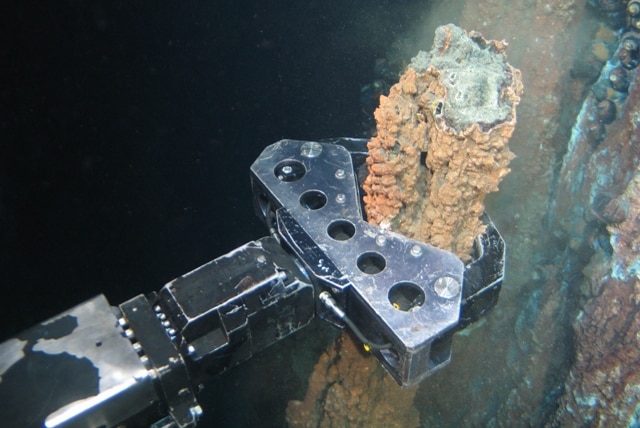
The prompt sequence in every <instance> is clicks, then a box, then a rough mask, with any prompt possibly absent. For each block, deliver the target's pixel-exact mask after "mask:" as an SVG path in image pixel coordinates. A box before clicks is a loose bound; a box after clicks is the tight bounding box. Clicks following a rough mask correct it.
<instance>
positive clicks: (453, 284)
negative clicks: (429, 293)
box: [433, 276, 462, 299]
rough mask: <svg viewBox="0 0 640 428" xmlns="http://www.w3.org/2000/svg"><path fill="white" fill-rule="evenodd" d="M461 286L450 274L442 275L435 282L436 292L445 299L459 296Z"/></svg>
mask: <svg viewBox="0 0 640 428" xmlns="http://www.w3.org/2000/svg"><path fill="white" fill-rule="evenodd" d="M461 288H462V287H461V286H460V283H459V282H458V281H456V280H455V279H453V278H451V277H450V276H442V277H440V278H438V279H437V280H436V282H435V283H434V284H433V289H434V290H435V292H436V294H437V295H438V296H440V297H443V298H445V299H450V298H452V297H455V296H457V295H458V293H460V289H461Z"/></svg>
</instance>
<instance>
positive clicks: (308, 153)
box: [300, 141, 322, 158]
mask: <svg viewBox="0 0 640 428" xmlns="http://www.w3.org/2000/svg"><path fill="white" fill-rule="evenodd" d="M320 153H322V145H321V144H320V143H316V142H315V141H307V142H306V143H304V144H302V146H300V154H301V155H302V156H304V157H305V158H316V157H318V156H319V155H320Z"/></svg>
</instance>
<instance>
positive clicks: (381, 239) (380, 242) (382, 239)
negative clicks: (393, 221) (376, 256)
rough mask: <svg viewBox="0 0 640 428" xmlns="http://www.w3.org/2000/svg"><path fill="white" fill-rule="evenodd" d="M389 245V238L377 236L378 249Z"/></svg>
mask: <svg viewBox="0 0 640 428" xmlns="http://www.w3.org/2000/svg"><path fill="white" fill-rule="evenodd" d="M386 243H387V237H386V236H384V235H378V236H376V244H378V247H384V244H386Z"/></svg>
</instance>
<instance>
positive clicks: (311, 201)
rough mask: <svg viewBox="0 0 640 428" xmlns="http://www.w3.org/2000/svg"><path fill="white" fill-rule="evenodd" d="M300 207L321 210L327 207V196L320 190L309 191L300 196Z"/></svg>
mask: <svg viewBox="0 0 640 428" xmlns="http://www.w3.org/2000/svg"><path fill="white" fill-rule="evenodd" d="M300 205H302V206H303V207H305V208H306V209H308V210H312V211H313V210H319V209H320V208H322V207H324V206H325V205H327V196H326V195H325V194H324V193H322V192H321V191H319V190H308V191H306V192H304V193H303V194H302V195H301V196H300Z"/></svg>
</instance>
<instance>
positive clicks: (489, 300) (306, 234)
mask: <svg viewBox="0 0 640 428" xmlns="http://www.w3.org/2000/svg"><path fill="white" fill-rule="evenodd" d="M365 158H366V140H358V139H335V140H332V141H330V142H323V143H320V142H312V141H294V140H282V141H279V142H277V143H275V144H273V145H271V146H269V147H267V148H266V149H265V150H264V151H263V152H262V154H261V155H260V157H259V158H258V159H257V160H256V162H255V163H254V164H253V165H252V167H251V174H252V184H253V192H254V200H255V203H256V207H257V211H258V213H259V215H260V216H262V218H263V219H264V220H265V221H266V222H267V224H268V226H269V227H271V228H272V229H274V230H277V234H278V235H279V236H280V238H281V240H282V242H283V244H284V245H286V246H287V247H288V248H290V249H291V251H292V252H293V253H294V254H295V255H296V256H297V257H298V258H299V259H300V260H301V261H302V262H303V264H304V265H305V267H306V269H307V271H308V272H309V273H310V276H311V277H312V282H313V284H314V286H315V288H316V295H320V294H321V293H329V295H330V296H331V299H332V300H333V302H334V303H331V304H322V303H320V301H318V302H317V303H316V312H317V313H318V315H319V316H320V317H322V318H325V319H327V320H329V321H331V322H334V323H337V324H341V323H342V322H344V321H346V323H347V324H348V325H349V326H350V327H351V328H353V329H355V331H356V333H357V334H358V335H360V337H366V338H368V342H369V344H383V345H384V346H371V347H372V348H373V350H372V352H373V353H374V354H375V355H376V356H377V357H378V359H379V360H380V362H381V363H382V364H383V365H384V367H385V368H386V369H387V371H388V372H389V373H390V374H391V375H392V376H393V377H394V378H395V379H396V380H397V381H398V383H400V384H401V385H404V386H408V385H413V384H416V383H418V382H419V381H421V380H422V379H424V378H425V377H427V376H429V375H430V374H432V373H433V372H435V371H436V370H439V369H440V368H442V367H444V366H446V365H447V364H448V363H449V361H450V358H451V336H452V334H453V333H454V332H455V331H457V330H458V329H459V328H463V327H464V326H466V325H467V324H469V323H471V322H473V321H475V320H476V319H477V318H478V317H479V316H480V315H482V314H484V313H485V312H486V311H487V310H488V309H490V307H492V306H493V305H495V303H496V301H497V296H498V293H499V290H500V285H501V282H502V277H503V274H504V242H503V241H502V238H501V237H500V235H499V233H498V232H497V230H496V229H495V227H494V226H493V224H492V223H491V221H490V219H489V218H488V217H486V216H485V219H484V220H485V223H486V224H487V225H488V227H487V232H486V233H485V235H483V236H481V237H479V238H478V242H477V245H476V248H475V250H476V254H475V256H476V257H475V258H474V260H473V261H472V262H471V263H470V264H468V265H467V266H464V265H463V263H462V262H461V261H460V260H459V259H458V258H457V257H456V256H455V255H453V254H452V253H449V252H447V251H443V250H440V249H438V248H435V247H432V246H430V245H427V244H424V243H421V242H418V241H414V240H411V239H408V238H406V237H404V236H402V235H399V234H396V233H392V232H390V231H388V230H384V229H382V228H378V227H375V226H372V225H370V224H368V223H367V222H365V221H364V220H363V215H362V210H361V199H360V186H359V180H358V176H357V169H358V166H359V165H361V164H362V163H363V162H364V159H365ZM323 296H324V297H325V298H324V299H323V301H324V302H327V301H328V300H327V297H326V296H327V295H326V294H323ZM336 307H337V308H339V311H336V309H335V308H336Z"/></svg>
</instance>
